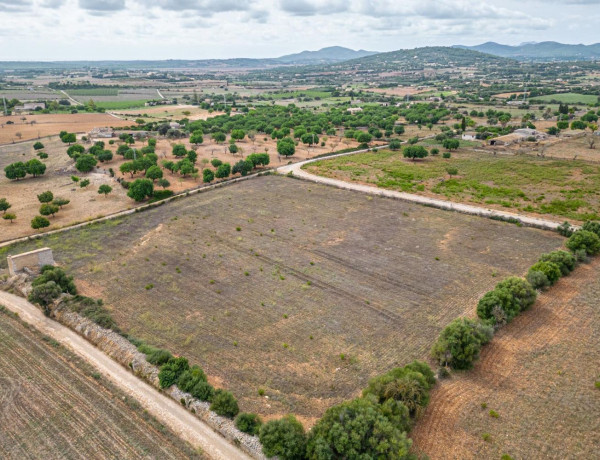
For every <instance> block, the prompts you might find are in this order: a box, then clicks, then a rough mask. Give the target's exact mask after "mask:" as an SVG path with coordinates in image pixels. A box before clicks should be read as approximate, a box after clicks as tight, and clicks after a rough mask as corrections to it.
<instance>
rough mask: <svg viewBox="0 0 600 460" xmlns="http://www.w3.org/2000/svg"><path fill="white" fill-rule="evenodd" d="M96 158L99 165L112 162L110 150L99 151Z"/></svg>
mask: <svg viewBox="0 0 600 460" xmlns="http://www.w3.org/2000/svg"><path fill="white" fill-rule="evenodd" d="M96 158H98V161H100V162H101V163H104V162H107V161H110V160H112V159H113V154H112V152H111V151H110V150H100V152H98V154H97V155H96Z"/></svg>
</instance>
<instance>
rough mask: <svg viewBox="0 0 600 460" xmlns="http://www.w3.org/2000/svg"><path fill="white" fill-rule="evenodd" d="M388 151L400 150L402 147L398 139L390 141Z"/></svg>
mask: <svg viewBox="0 0 600 460" xmlns="http://www.w3.org/2000/svg"><path fill="white" fill-rule="evenodd" d="M389 147H390V150H400V148H401V147H402V142H400V139H392V140H391V141H390V145H389Z"/></svg>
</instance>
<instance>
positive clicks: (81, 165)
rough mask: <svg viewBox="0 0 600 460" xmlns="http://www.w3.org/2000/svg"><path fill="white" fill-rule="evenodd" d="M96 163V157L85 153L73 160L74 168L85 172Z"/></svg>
mask: <svg viewBox="0 0 600 460" xmlns="http://www.w3.org/2000/svg"><path fill="white" fill-rule="evenodd" d="M97 164H98V160H97V159H96V157H95V156H94V155H90V154H89V153H87V154H85V155H81V156H80V157H79V158H77V160H76V161H75V168H77V171H79V172H82V173H87V172H90V171H91V170H92V169H94V168H95V167H96V165H97Z"/></svg>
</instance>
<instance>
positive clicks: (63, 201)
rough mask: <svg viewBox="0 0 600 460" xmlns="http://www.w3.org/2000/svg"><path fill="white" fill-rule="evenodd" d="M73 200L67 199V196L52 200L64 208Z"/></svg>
mask: <svg viewBox="0 0 600 460" xmlns="http://www.w3.org/2000/svg"><path fill="white" fill-rule="evenodd" d="M70 202H71V200H67V199H66V198H55V199H54V201H52V204H54V205H56V206H58V207H60V208H62V207H63V206H66V205H68V204H69V203H70Z"/></svg>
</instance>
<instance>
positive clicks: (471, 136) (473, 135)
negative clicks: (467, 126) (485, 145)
mask: <svg viewBox="0 0 600 460" xmlns="http://www.w3.org/2000/svg"><path fill="white" fill-rule="evenodd" d="M462 140H463V141H474V140H477V133H463V135H462Z"/></svg>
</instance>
